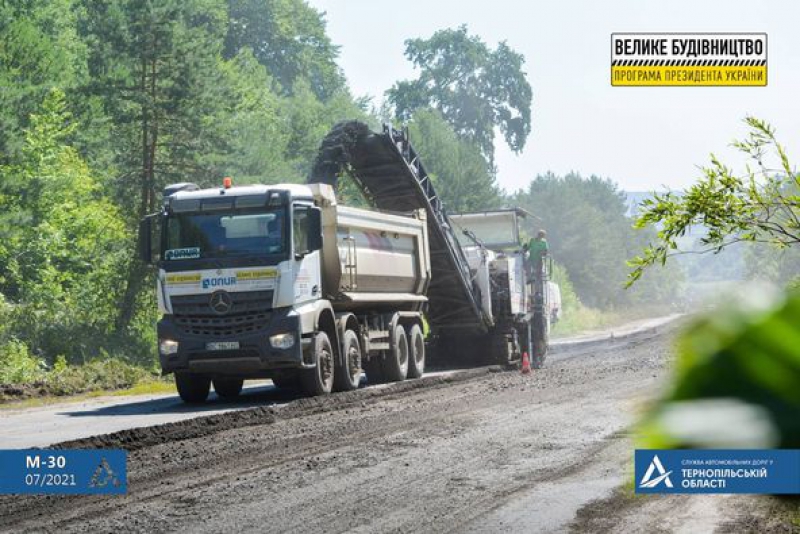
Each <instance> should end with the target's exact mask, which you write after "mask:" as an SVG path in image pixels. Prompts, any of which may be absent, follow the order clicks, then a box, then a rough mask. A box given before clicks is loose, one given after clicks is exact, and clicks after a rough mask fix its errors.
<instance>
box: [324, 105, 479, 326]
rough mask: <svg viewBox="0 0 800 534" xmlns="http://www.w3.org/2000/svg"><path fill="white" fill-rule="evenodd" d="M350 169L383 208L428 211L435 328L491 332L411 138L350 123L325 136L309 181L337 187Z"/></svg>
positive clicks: (429, 293)
mask: <svg viewBox="0 0 800 534" xmlns="http://www.w3.org/2000/svg"><path fill="white" fill-rule="evenodd" d="M343 171H349V172H350V173H351V175H352V176H353V178H354V181H355V182H356V184H357V185H358V186H359V188H360V189H361V191H362V192H363V193H364V195H365V196H366V197H367V198H368V199H369V200H370V201H371V202H372V203H373V204H374V206H375V207H376V208H378V209H382V210H388V211H400V212H410V211H413V210H417V209H424V210H425V211H426V213H427V222H428V234H429V248H430V256H431V259H430V263H431V282H430V287H429V288H428V291H427V296H428V301H429V309H428V318H429V321H430V324H431V326H433V327H434V328H436V329H439V330H449V329H456V328H467V329H470V330H472V331H476V332H486V331H487V330H488V327H489V326H490V325H491V322H492V321H491V318H489V317H487V316H485V315H484V313H483V312H482V311H481V307H480V304H479V298H478V297H477V295H476V294H475V291H474V290H473V284H472V281H471V278H470V270H469V265H468V264H467V259H466V257H465V256H464V253H463V251H462V250H461V247H460V245H459V243H458V240H457V239H456V236H455V234H454V232H453V229H452V227H451V225H450V222H449V220H448V217H447V213H446V211H445V208H444V206H443V205H442V202H441V199H439V197H438V195H437V194H436V191H435V190H434V188H433V184H432V183H431V180H430V178H429V177H428V174H427V172H426V171H425V168H424V166H423V165H422V162H421V161H420V159H419V157H418V156H417V154H416V152H415V151H414V149H413V147H412V146H411V144H410V143H409V142H408V139H407V137H406V136H405V135H404V134H403V133H402V132H399V131H397V130H394V129H393V128H391V127H390V126H384V130H383V132H382V133H376V132H372V131H371V130H370V129H369V127H368V126H367V125H365V124H363V123H361V122H357V121H351V122H344V123H341V124H339V125H337V126H336V127H334V129H333V130H331V132H330V133H329V134H328V135H327V136H326V137H325V139H324V140H323V142H322V145H321V147H320V151H319V155H318V157H317V161H316V163H315V165H314V168H313V170H312V173H311V175H310V177H309V183H320V182H321V183H327V184H330V185H333V186H334V187H335V186H336V182H337V178H338V175H339V174H340V173H341V172H343Z"/></svg>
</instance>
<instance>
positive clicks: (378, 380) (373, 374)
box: [361, 353, 386, 386]
mask: <svg viewBox="0 0 800 534" xmlns="http://www.w3.org/2000/svg"><path fill="white" fill-rule="evenodd" d="M361 366H362V367H363V368H364V372H365V373H367V382H368V383H369V385H371V386H374V385H375V384H383V383H384V382H386V376H385V374H384V372H383V360H382V358H381V356H379V355H378V354H377V353H374V354H373V355H372V358H370V359H369V360H362V362H361Z"/></svg>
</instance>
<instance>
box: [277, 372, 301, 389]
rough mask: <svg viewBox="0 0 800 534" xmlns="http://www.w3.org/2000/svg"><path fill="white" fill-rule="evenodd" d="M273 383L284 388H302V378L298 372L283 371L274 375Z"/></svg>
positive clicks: (279, 387)
mask: <svg viewBox="0 0 800 534" xmlns="http://www.w3.org/2000/svg"><path fill="white" fill-rule="evenodd" d="M272 384H273V385H274V386H275V387H276V388H278V389H282V390H287V389H289V390H296V389H299V388H300V380H299V379H298V376H297V373H296V372H291V371H283V372H281V373H280V374H275V375H274V376H273V377H272Z"/></svg>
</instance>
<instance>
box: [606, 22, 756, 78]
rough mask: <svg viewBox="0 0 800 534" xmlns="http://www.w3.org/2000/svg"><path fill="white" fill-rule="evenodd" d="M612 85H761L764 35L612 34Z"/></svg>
mask: <svg viewBox="0 0 800 534" xmlns="http://www.w3.org/2000/svg"><path fill="white" fill-rule="evenodd" d="M611 85H613V86H684V87H685V86H722V85H725V86H750V87H752V86H765V85H767V34H766V33H612V34H611Z"/></svg>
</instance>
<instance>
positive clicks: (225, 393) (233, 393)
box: [214, 378, 244, 399]
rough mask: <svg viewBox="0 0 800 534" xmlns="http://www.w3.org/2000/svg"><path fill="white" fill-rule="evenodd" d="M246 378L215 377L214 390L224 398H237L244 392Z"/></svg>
mask: <svg viewBox="0 0 800 534" xmlns="http://www.w3.org/2000/svg"><path fill="white" fill-rule="evenodd" d="M242 385H244V380H242V379H241V378H215V379H214V391H215V392H216V393H217V396H219V397H221V398H223V399H235V398H236V397H238V396H239V393H241V392H242Z"/></svg>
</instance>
